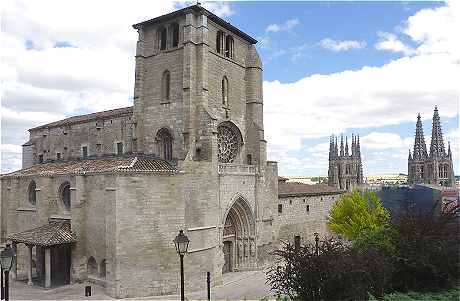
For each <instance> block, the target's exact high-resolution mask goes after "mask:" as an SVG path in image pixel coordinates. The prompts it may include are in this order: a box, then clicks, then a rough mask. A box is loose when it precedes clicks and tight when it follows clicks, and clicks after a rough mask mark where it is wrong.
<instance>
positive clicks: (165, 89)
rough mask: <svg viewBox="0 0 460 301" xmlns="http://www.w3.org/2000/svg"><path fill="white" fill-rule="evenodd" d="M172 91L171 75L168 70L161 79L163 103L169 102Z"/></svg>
mask: <svg viewBox="0 0 460 301" xmlns="http://www.w3.org/2000/svg"><path fill="white" fill-rule="evenodd" d="M170 90H171V74H170V73H169V71H168V70H166V71H165V72H163V76H162V78H161V98H162V100H163V101H168V100H169V97H170V94H171V93H170Z"/></svg>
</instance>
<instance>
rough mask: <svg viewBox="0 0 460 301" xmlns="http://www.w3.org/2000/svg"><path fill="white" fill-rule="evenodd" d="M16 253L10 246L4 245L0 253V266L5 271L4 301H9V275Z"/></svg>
mask: <svg viewBox="0 0 460 301" xmlns="http://www.w3.org/2000/svg"><path fill="white" fill-rule="evenodd" d="M15 256H16V253H15V252H14V250H13V249H12V248H11V246H10V245H6V248H5V249H4V250H3V251H2V252H1V253H0V265H1V269H2V270H4V271H5V288H4V298H5V301H8V300H10V296H9V273H10V269H11V266H12V265H13V260H14V257H15Z"/></svg>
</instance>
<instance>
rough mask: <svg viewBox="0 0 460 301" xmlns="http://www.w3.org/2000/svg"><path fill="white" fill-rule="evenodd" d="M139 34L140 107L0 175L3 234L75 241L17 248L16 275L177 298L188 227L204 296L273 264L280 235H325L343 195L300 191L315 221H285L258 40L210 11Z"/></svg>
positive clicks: (190, 259) (108, 117)
mask: <svg viewBox="0 0 460 301" xmlns="http://www.w3.org/2000/svg"><path fill="white" fill-rule="evenodd" d="M134 28H135V29H137V31H138V33H139V39H138V42H137V52H136V70H135V87H134V106H133V107H129V108H122V109H116V110H111V111H105V112H98V113H93V114H88V115H82V116H76V117H70V118H67V119H64V120H61V121H57V122H54V123H51V124H47V125H43V126H40V127H37V128H34V129H31V130H29V132H30V140H29V141H28V142H27V143H26V144H24V146H23V149H24V152H23V169H22V170H19V171H17V172H13V173H11V174H6V175H2V177H1V184H2V185H1V186H2V187H1V202H0V214H1V222H0V234H1V237H2V238H3V239H5V238H8V237H10V236H11V234H13V233H19V234H20V233H21V232H22V231H25V230H29V229H33V228H37V227H40V226H41V225H44V224H47V223H48V222H49V221H50V220H59V221H67V222H68V223H70V225H71V231H72V235H74V236H75V238H76V240H77V242H76V243H73V244H71V246H70V253H66V252H67V251H65V250H60V249H59V247H57V246H54V245H52V246H38V245H37V246H34V245H33V244H31V245H28V246H27V245H24V244H23V243H20V242H18V241H13V243H15V248H16V249H17V252H18V260H17V269H16V271H15V274H16V276H17V277H18V278H21V277H24V274H26V273H24V272H25V271H26V270H28V271H32V270H33V275H35V274H36V275H37V277H38V278H40V275H45V274H46V277H49V275H50V272H49V271H44V270H47V269H49V268H51V278H52V279H51V282H49V281H48V280H46V282H45V286H48V285H53V283H54V280H58V279H54V280H53V275H55V276H54V278H56V275H57V276H61V278H62V277H63V278H66V277H68V278H69V281H70V282H78V281H86V280H90V281H96V282H98V283H101V284H102V285H104V286H105V288H106V291H107V293H108V294H109V295H111V296H113V297H118V298H125V297H134V296H138V297H139V296H149V295H162V294H170V293H177V292H178V291H179V281H178V275H179V260H178V255H177V253H176V251H175V248H174V244H173V239H174V237H175V236H176V235H177V233H178V231H179V229H184V230H185V232H186V235H187V236H188V237H189V239H190V241H191V242H190V246H189V251H188V254H187V255H186V256H185V278H186V279H187V283H186V287H187V290H197V289H203V288H204V287H205V281H204V279H205V278H204V277H205V276H204V275H205V274H206V272H207V271H210V272H211V274H212V279H213V284H219V283H220V282H221V281H222V273H224V272H231V271H240V270H248V269H256V268H261V267H263V266H264V265H265V264H267V263H269V262H270V256H269V251H271V250H273V248H276V247H277V246H278V245H279V243H280V237H282V238H283V239H289V236H292V237H293V235H304V236H305V237H310V236H311V232H312V231H313V232H315V231H320V232H321V233H325V232H326V229H325V224H324V221H325V219H324V218H325V215H326V214H327V211H328V209H327V208H329V206H330V203H331V202H333V201H334V200H335V196H337V195H338V194H339V193H340V192H339V191H337V190H335V192H331V191H327V192H324V196H323V195H322V193H323V192H321V191H316V192H315V193H314V195H306V194H305V191H304V192H302V193H298V192H293V193H291V194H290V197H292V200H291V201H292V203H293V204H294V205H293V207H292V209H293V210H294V208H295V206H301V207H302V206H304V205H303V199H302V198H306V199H308V203H309V204H311V206H312V207H311V210H312V211H311V213H310V214H307V215H305V216H301V214H302V213H303V212H302V213H300V212H298V214H300V215H298V214H296V213H295V212H294V211H293V210H292V212H291V213H289V214H286V215H279V214H278V212H277V209H278V204H280V203H285V202H287V201H288V199H286V198H280V199H278V195H279V189H278V166H277V163H276V162H273V161H267V152H266V141H265V139H264V125H263V93H262V63H261V61H260V58H259V56H258V54H257V51H256V49H255V46H254V44H255V43H256V42H257V41H256V40H254V39H253V38H251V37H250V36H248V35H247V34H245V33H243V32H242V31H240V30H239V29H237V28H236V27H234V26H232V25H230V24H229V23H227V22H225V21H224V20H222V19H220V18H219V17H217V16H215V15H213V14H212V13H210V12H209V11H207V10H206V9H204V8H202V7H201V6H199V5H194V6H191V7H187V8H184V9H181V10H179V11H176V12H173V13H171V14H168V15H165V16H161V17H158V18H155V19H152V20H149V21H146V22H142V23H139V24H136V25H134ZM58 154H59V155H58ZM307 186H308V185H307ZM332 195H334V196H332ZM296 196H298V197H296ZM287 208H289V207H288V205H286V210H288V211H286V213H287V212H290V211H289V209H287ZM19 236H20V235H19ZM15 237H18V236H15ZM30 250H32V256H30V253H29V252H30ZM44 254H45V255H44ZM50 254H51V255H50ZM69 254H70V255H69ZM68 256H70V260H68V258H69V257H68ZM50 258H51V259H50ZM50 260H51V263H49V261H50ZM59 260H61V261H59ZM33 263H35V265H33ZM56 266H66V267H67V268H68V269H69V270H68V271H67V270H65V269H64V270H53V267H54V268H55V267H56ZM34 267H35V268H34ZM39 267H40V268H39ZM43 267H45V268H43ZM53 271H54V272H53ZM58 278H59V277H58Z"/></svg>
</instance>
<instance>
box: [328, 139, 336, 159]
mask: <svg viewBox="0 0 460 301" xmlns="http://www.w3.org/2000/svg"><path fill="white" fill-rule="evenodd" d="M334 148H335V147H334V135H331V137H330V138H329V159H331V158H332V157H334Z"/></svg>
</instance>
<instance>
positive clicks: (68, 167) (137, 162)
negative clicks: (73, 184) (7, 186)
mask: <svg viewBox="0 0 460 301" xmlns="http://www.w3.org/2000/svg"><path fill="white" fill-rule="evenodd" d="M176 171H177V169H176V168H175V166H173V165H172V164H170V163H169V162H167V161H165V160H162V159H159V158H155V157H151V156H148V157H139V156H137V157H126V158H125V157H112V158H100V159H87V160H78V161H66V162H54V163H45V164H36V165H33V166H31V167H28V168H25V169H21V170H18V171H15V172H12V173H9V174H4V175H2V178H3V177H4V178H6V177H24V176H53V175H61V174H92V173H103V172H176Z"/></svg>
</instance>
